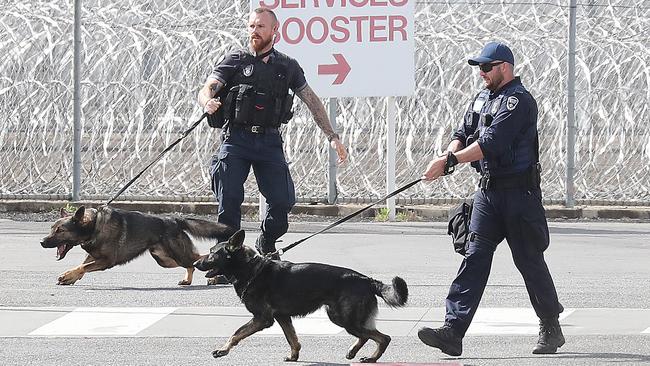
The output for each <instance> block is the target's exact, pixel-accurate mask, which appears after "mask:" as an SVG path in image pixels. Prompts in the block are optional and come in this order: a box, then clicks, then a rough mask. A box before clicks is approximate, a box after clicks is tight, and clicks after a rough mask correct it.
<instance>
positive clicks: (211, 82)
mask: <svg viewBox="0 0 650 366" xmlns="http://www.w3.org/2000/svg"><path fill="white" fill-rule="evenodd" d="M221 88H223V84H222V83H221V82H220V81H219V80H217V79H212V78H208V80H206V81H205V84H203V87H202V88H201V90H200V91H199V95H198V97H197V99H198V102H199V105H200V106H201V107H203V109H204V110H205V111H206V112H208V113H210V114H212V113H214V112H215V111H216V110H217V109H219V107H220V106H221V101H219V100H218V99H215V98H214V96H215V95H217V92H218V91H219V90H220V89H221Z"/></svg>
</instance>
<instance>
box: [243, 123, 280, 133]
mask: <svg viewBox="0 0 650 366" xmlns="http://www.w3.org/2000/svg"><path fill="white" fill-rule="evenodd" d="M232 127H233V128H236V129H239V130H244V131H247V132H250V133H254V134H259V135H263V134H266V133H268V134H272V135H277V134H279V133H280V130H278V128H277V127H266V126H254V125H243V124H236V125H232Z"/></svg>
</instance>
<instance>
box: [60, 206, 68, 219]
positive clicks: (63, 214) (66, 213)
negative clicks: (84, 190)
mask: <svg viewBox="0 0 650 366" xmlns="http://www.w3.org/2000/svg"><path fill="white" fill-rule="evenodd" d="M59 215H61V218H64V217H68V216H70V214H69V213H68V211H66V209H65V208H63V207H61V209H60V210H59Z"/></svg>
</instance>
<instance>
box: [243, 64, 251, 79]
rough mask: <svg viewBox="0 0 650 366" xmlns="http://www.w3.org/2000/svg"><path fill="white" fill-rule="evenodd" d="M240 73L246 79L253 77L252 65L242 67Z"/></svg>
mask: <svg viewBox="0 0 650 366" xmlns="http://www.w3.org/2000/svg"><path fill="white" fill-rule="evenodd" d="M242 72H243V74H244V76H246V77H249V76H251V75H253V64H248V65H246V67H244V70H242Z"/></svg>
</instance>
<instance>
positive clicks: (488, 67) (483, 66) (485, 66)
mask: <svg viewBox="0 0 650 366" xmlns="http://www.w3.org/2000/svg"><path fill="white" fill-rule="evenodd" d="M504 62H505V61H501V62H495V63H493V64H480V65H478V68H479V69H481V71H483V72H490V71H492V68H493V67H495V66H498V65H501V64H502V63H504Z"/></svg>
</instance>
